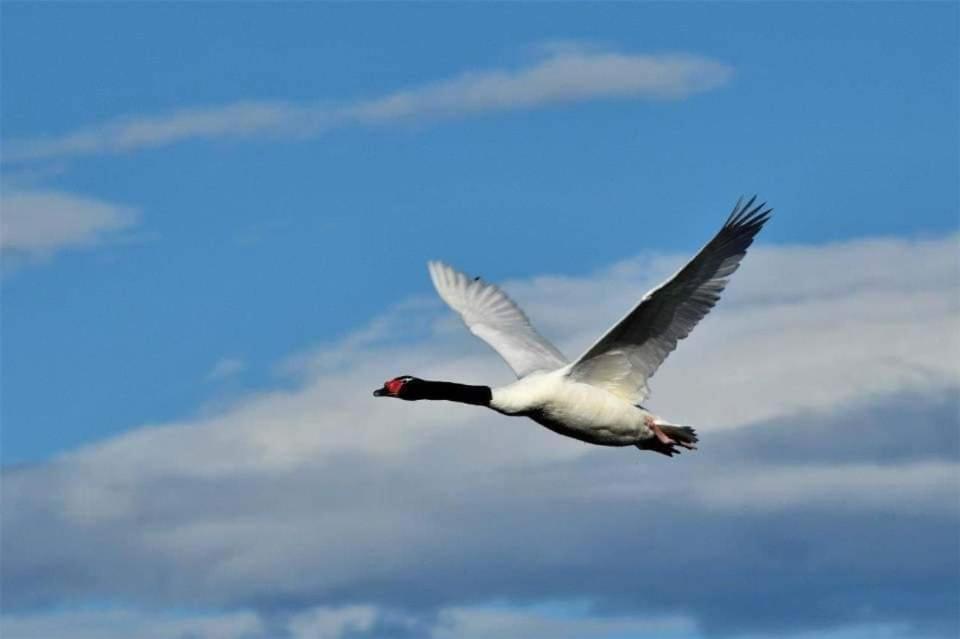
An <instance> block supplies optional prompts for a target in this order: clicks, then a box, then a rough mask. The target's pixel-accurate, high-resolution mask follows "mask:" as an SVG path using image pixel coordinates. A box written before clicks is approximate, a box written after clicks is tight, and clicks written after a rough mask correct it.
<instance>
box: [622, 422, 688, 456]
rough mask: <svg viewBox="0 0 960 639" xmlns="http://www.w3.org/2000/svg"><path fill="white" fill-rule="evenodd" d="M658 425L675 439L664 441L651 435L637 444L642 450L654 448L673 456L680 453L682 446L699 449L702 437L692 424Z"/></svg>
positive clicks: (655, 450)
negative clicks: (669, 441)
mask: <svg viewBox="0 0 960 639" xmlns="http://www.w3.org/2000/svg"><path fill="white" fill-rule="evenodd" d="M657 425H658V426H659V427H660V430H662V431H663V434H664V435H666V436H667V437H669V438H670V439H671V440H673V442H672V443H663V442H661V441H660V440H659V439H657V438H656V437H651V438H650V439H648V440H646V441H643V442H641V443H639V444H637V445H636V446H637V448H639V449H640V450H652V451H654V452H657V453H660V454H661V455H666V456H667V457H673V456H674V455H676V454H679V453H680V449H681V448H686V449H687V450H696V449H697V442H698V441H700V438H699V437H697V431H695V430H694V429H693V428H691V427H690V426H677V425H675V424H657ZM678 447H679V448H678Z"/></svg>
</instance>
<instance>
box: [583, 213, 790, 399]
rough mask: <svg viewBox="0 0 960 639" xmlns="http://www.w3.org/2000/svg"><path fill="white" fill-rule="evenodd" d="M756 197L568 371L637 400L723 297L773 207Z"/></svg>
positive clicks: (644, 393) (728, 220) (643, 397)
mask: <svg viewBox="0 0 960 639" xmlns="http://www.w3.org/2000/svg"><path fill="white" fill-rule="evenodd" d="M755 200H756V196H754V197H752V198H750V201H749V202H747V203H746V204H743V205H742V206H741V200H738V201H737V205H736V206H735V207H733V212H732V213H731V214H730V217H728V218H727V221H726V223H725V224H724V225H723V228H721V229H720V232H719V233H717V235H716V236H715V237H714V238H713V239H712V240H710V242H709V243H708V244H707V245H706V246H704V247H703V248H702V249H701V250H700V252H699V253H698V254H697V256H696V257H695V258H693V259H692V260H691V261H690V263H689V264H687V265H686V266H684V267H683V268H682V269H681V270H680V271H679V272H678V273H677V274H676V275H674V276H673V277H672V278H671V279H669V280H668V281H667V282H665V283H663V284H661V285H660V286H658V287H657V288H655V289H653V290H652V291H650V292H649V293H647V294H646V295H644V296H643V299H642V300H640V303H639V304H637V306H636V307H635V308H634V309H633V310H632V311H630V313H628V314H627V316H626V317H624V318H623V319H622V320H620V322H619V323H617V324H616V325H615V326H614V327H613V328H611V329H610V330H609V331H607V333H606V334H605V335H604V336H603V337H601V338H600V340H599V341H598V342H597V343H596V344H594V345H593V346H591V347H590V349H589V350H587V352H586V353H584V354H583V355H582V356H581V357H580V359H578V360H577V361H576V362H575V363H574V365H573V367H572V369H571V371H570V375H571V376H572V377H574V378H576V379H578V380H580V381H583V382H587V383H589V384H593V385H595V386H601V387H603V388H606V389H607V390H609V391H611V392H613V393H615V394H617V395H620V396H621V397H624V398H626V399H629V400H631V401H633V402H635V403H639V402H641V401H643V400H644V399H646V397H647V395H648V394H649V393H650V389H649V388H648V387H647V380H648V379H649V378H650V377H652V376H653V374H654V373H655V372H656V370H657V368H659V367H660V364H662V363H663V360H665V359H666V358H667V355H669V354H670V353H671V352H672V351H673V349H675V348H676V347H677V342H678V341H679V340H681V339H683V338H684V337H686V336H687V335H689V334H690V331H692V330H693V327H694V326H696V325H697V322H699V321H700V320H701V319H703V317H704V316H705V315H706V314H707V313H709V312H710V309H711V308H713V305H714V304H716V303H717V300H719V299H720V293H721V292H722V291H723V289H724V287H725V286H726V285H727V280H728V278H729V277H730V275H731V274H732V273H733V272H734V271H736V270H737V268H738V267H739V266H740V260H742V259H743V256H744V255H746V252H747V247H749V246H750V244H752V243H753V238H754V236H755V235H756V234H757V233H758V232H759V231H760V229H761V228H763V224H764V223H765V222H766V221H767V219H768V218H769V217H770V213H771V211H772V209H765V208H764V207H765V206H766V204H759V205H757V206H754V201H755Z"/></svg>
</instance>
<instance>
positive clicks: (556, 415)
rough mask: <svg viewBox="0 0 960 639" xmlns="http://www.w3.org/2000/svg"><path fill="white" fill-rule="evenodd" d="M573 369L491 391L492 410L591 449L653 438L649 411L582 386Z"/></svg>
mask: <svg viewBox="0 0 960 639" xmlns="http://www.w3.org/2000/svg"><path fill="white" fill-rule="evenodd" d="M569 369H570V367H569V366H565V367H564V368H561V369H558V370H555V371H550V372H536V373H531V374H530V375H527V376H526V377H524V378H521V379H519V380H517V381H516V382H514V383H512V384H509V385H507V386H501V387H499V388H494V389H492V394H493V399H492V400H491V402H490V408H492V409H494V410H496V411H498V412H501V413H504V414H506V415H523V416H526V417H530V418H531V419H533V420H534V421H536V422H537V423H539V424H541V425H543V426H546V427H547V428H549V429H550V430H552V431H554V432H557V433H560V434H561V435H567V436H568V437H573V438H575V439H579V440H581V441H585V442H589V443H591V444H600V445H602V446H628V445H630V444H637V443H640V442H642V441H644V440H648V439H650V438H651V437H653V431H652V429H651V428H650V426H649V423H650V421H651V420H656V421H657V422H658V423H659V424H664V425H666V422H663V421H660V420H658V419H657V417H656V416H655V415H653V414H652V413H650V412H649V411H647V410H645V409H643V408H641V407H639V406H635V405H633V404H631V403H630V402H628V401H626V400H625V399H623V398H622V397H618V396H617V395H614V394H613V393H610V392H608V391H606V390H604V389H603V388H600V387H597V386H593V385H591V384H586V383H583V382H578V381H576V380H574V379H572V378H571V377H570V376H569V372H570V370H569Z"/></svg>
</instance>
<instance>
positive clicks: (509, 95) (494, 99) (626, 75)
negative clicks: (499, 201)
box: [3, 45, 732, 162]
mask: <svg viewBox="0 0 960 639" xmlns="http://www.w3.org/2000/svg"><path fill="white" fill-rule="evenodd" d="M731 75H732V69H731V68H730V67H729V66H727V65H725V64H723V63H721V62H718V61H716V60H711V59H709V58H704V57H701V56H696V55H691V54H662V55H644V54H635V53H620V52H615V51H604V50H597V49H589V48H582V47H579V46H575V45H567V46H562V47H554V48H551V49H549V50H547V51H546V55H545V56H544V57H542V58H541V59H539V60H537V61H535V62H533V63H532V64H528V65H526V66H521V67H518V68H514V69H492V70H481V71H469V72H465V73H462V74H460V75H457V76H455V77H452V78H449V79H446V80H441V81H438V82H434V83H430V84H423V85H419V86H414V87H411V88H407V89H401V90H398V91H394V92H392V93H388V94H385V95H382V96H380V97H374V98H369V99H361V100H356V101H353V102H340V103H313V104H310V103H293V102H282V101H241V102H236V103H233V104H226V105H221V106H211V107H204V108H192V109H181V110H178V111H174V112H171V113H167V114H161V115H153V116H140V115H138V116H129V117H123V118H119V119H115V120H111V121H107V122H104V123H101V124H96V125H93V126H90V127H88V128H84V129H80V130H77V131H73V132H70V133H65V134H63V135H58V136H53V137H47V138H38V139H30V140H12V141H9V142H7V144H6V145H5V150H4V154H3V160H4V161H5V162H24V161H33V160H44V159H53V158H65V157H73V156H79V155H90V154H102V153H122V152H128V151H134V150H137V149H144V148H151V147H158V146H165V145H168V144H174V143H176V142H181V141H184V140H189V139H196V138H220V137H238V136H250V135H287V136H312V135H316V134H318V133H321V132H323V131H325V130H328V129H330V128H332V127H338V126H346V125H351V124H365V125H380V124H386V123H390V122H396V121H404V120H413V119H435V118H450V117H460V116H466V115H472V114H478V113H484V112H493V111H506V110H516V109H529V108H534V107H544V106H548V105H551V104H563V103H569V102H578V101H584V100H594V99H611V98H650V99H680V98H684V97H687V96H689V95H692V94H695V93H700V92H703V91H708V90H710V89H713V88H716V87H718V86H721V85H723V84H725V83H726V82H727V81H728V80H729V79H730V77H731Z"/></svg>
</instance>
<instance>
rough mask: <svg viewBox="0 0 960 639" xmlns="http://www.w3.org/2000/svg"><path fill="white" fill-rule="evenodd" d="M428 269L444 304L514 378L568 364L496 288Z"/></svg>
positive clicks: (437, 265)
mask: <svg viewBox="0 0 960 639" xmlns="http://www.w3.org/2000/svg"><path fill="white" fill-rule="evenodd" d="M427 267H428V268H429V270H430V278H431V279H432V280H433V285H434V286H435V287H436V289H437V293H438V294H439V295H440V297H441V298H442V299H443V301H444V302H446V303H447V304H448V305H449V306H450V308H452V309H453V310H455V311H456V312H457V313H459V314H460V317H461V318H462V319H463V322H464V324H466V325H467V328H468V329H470V332H471V333H473V334H474V335H476V336H477V337H479V338H480V339H482V340H483V341H485V342H486V343H487V344H489V345H490V346H491V347H493V350H495V351H497V353H498V354H499V355H500V357H502V358H503V359H504V360H505V361H506V362H507V364H508V365H509V366H510V368H512V369H513V372H514V373H516V374H517V377H524V376H526V375H529V374H530V373H532V372H534V371H550V370H555V369H557V368H560V367H562V366H565V365H566V364H567V363H568V362H567V359H566V358H565V357H564V356H563V354H562V353H561V352H560V351H559V350H557V349H556V347H555V346H553V344H551V343H550V342H548V341H547V340H546V339H545V338H544V337H543V336H541V335H540V334H539V333H537V331H536V330H535V329H534V328H533V326H532V325H531V324H530V320H529V319H527V316H526V315H524V313H523V311H521V310H520V307H518V306H517V305H516V304H515V303H514V301H513V300H511V299H510V298H509V297H508V296H507V294H506V293H504V292H503V291H502V290H500V289H499V288H498V287H496V286H494V285H493V284H489V283H487V282H484V281H483V280H481V279H479V278H476V279H474V278H470V277H468V276H467V275H465V274H463V273H461V272H459V271H457V270H456V269H454V268H452V267H450V266H448V265H446V264H444V263H442V262H429V263H428V264H427Z"/></svg>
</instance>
